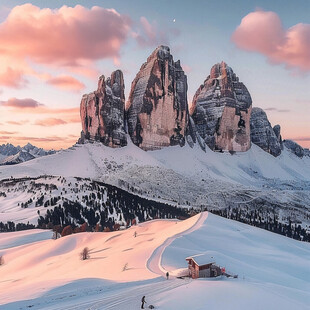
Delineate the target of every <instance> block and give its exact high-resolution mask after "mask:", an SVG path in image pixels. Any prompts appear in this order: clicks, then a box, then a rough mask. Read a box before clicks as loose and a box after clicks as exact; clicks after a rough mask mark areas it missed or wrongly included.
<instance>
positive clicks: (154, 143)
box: [126, 45, 188, 150]
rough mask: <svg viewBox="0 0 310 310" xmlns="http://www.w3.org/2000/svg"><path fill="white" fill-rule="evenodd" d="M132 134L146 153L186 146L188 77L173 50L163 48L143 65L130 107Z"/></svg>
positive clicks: (133, 90) (131, 93) (129, 116)
mask: <svg viewBox="0 0 310 310" xmlns="http://www.w3.org/2000/svg"><path fill="white" fill-rule="evenodd" d="M126 107H127V121H128V133H129V135H130V137H131V139H132V141H133V143H134V144H136V145H138V146H139V147H141V148H142V149H144V150H154V149H160V148H162V147H165V146H169V145H178V144H179V145H184V143H185V138H184V135H185V129H186V126H187V121H188V104H187V77H186V75H185V74H184V71H183V69H182V67H181V65H180V62H179V61H177V62H174V60H173V56H172V55H171V53H170V49H169V47H167V46H163V45H162V46H159V47H157V48H156V49H155V50H154V52H153V53H152V54H151V55H150V56H149V57H148V59H147V61H146V62H145V63H144V64H143V65H142V66H141V68H140V71H139V72H138V74H137V75H136V77H135V79H134V81H133V82H132V86H131V91H130V95H129V98H128V101H127V104H126Z"/></svg>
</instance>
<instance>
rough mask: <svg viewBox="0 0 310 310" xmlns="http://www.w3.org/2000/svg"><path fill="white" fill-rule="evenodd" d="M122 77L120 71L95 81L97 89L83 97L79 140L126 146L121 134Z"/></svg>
mask: <svg viewBox="0 0 310 310" xmlns="http://www.w3.org/2000/svg"><path fill="white" fill-rule="evenodd" d="M124 89H125V86H124V78H123V73H122V71H120V70H117V71H114V72H113V73H112V75H111V77H108V78H107V79H105V77H104V76H103V75H102V76H101V77H100V78H99V82H98V89H97V90H96V91H94V92H92V93H90V94H87V95H84V96H83V98H82V101H81V105H80V114H81V120H82V129H83V131H82V134H81V140H83V139H89V140H98V141H101V142H102V143H103V144H105V145H107V146H110V147H119V146H124V145H127V139H126V133H125V131H124V113H125V95H124Z"/></svg>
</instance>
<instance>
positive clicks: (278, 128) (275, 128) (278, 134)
mask: <svg viewBox="0 0 310 310" xmlns="http://www.w3.org/2000/svg"><path fill="white" fill-rule="evenodd" d="M273 131H274V133H275V135H276V137H277V139H278V141H279V143H280V146H281V149H282V150H283V141H282V136H281V126H280V125H275V126H273Z"/></svg>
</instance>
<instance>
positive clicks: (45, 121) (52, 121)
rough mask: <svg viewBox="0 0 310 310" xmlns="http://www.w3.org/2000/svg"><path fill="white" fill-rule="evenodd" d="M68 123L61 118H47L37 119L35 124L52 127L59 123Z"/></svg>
mask: <svg viewBox="0 0 310 310" xmlns="http://www.w3.org/2000/svg"><path fill="white" fill-rule="evenodd" d="M64 124H67V122H65V121H64V120H62V119H60V118H45V119H41V120H37V121H36V122H35V123H34V125H38V126H44V127H50V126H57V125H64Z"/></svg>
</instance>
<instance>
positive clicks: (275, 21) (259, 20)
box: [232, 11, 310, 72]
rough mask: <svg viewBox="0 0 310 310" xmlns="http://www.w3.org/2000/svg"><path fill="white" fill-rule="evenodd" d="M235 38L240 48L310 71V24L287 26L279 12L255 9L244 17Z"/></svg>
mask: <svg viewBox="0 0 310 310" xmlns="http://www.w3.org/2000/svg"><path fill="white" fill-rule="evenodd" d="M232 41H233V42H234V43H235V44H236V45H237V46H238V47H239V48H241V49H244V50H247V51H252V52H258V53H261V54H263V55H265V56H266V57H267V59H268V60H269V61H270V62H271V63H274V64H285V65H286V66H287V67H288V68H290V69H292V68H295V69H298V70H299V71H301V72H307V71H310V24H302V23H300V24H297V25H294V26H292V27H291V28H289V29H284V28H283V25H282V23H281V20H280V18H279V16H278V15H277V14H276V13H274V12H265V11H256V12H252V13H249V14H248V15H246V16H245V17H244V18H243V19H242V21H241V24H240V25H239V26H238V27H237V29H236V30H235V32H234V33H233V35H232Z"/></svg>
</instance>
